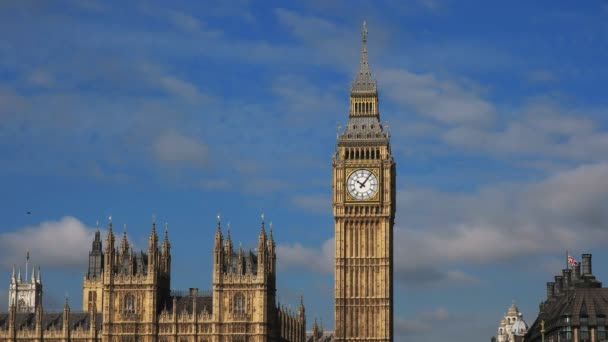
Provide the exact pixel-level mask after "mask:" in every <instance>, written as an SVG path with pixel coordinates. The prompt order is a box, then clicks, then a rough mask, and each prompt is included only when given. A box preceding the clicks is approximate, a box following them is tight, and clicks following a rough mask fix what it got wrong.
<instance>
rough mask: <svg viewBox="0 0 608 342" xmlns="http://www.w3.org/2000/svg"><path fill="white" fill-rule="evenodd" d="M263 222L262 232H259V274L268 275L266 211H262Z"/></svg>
mask: <svg viewBox="0 0 608 342" xmlns="http://www.w3.org/2000/svg"><path fill="white" fill-rule="evenodd" d="M261 217H262V224H261V226H260V233H259V234H258V248H257V250H258V274H264V275H266V270H267V269H268V267H267V263H268V255H267V254H268V253H267V250H266V229H265V227H264V213H262V216H261Z"/></svg>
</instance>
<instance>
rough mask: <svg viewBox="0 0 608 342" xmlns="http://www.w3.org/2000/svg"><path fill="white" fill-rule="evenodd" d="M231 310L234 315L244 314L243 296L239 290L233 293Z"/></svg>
mask: <svg viewBox="0 0 608 342" xmlns="http://www.w3.org/2000/svg"><path fill="white" fill-rule="evenodd" d="M233 311H234V315H235V316H244V315H245V296H244V295H243V294H242V293H240V292H239V293H237V294H235V295H234V309H233Z"/></svg>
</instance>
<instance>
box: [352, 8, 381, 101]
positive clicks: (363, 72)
mask: <svg viewBox="0 0 608 342" xmlns="http://www.w3.org/2000/svg"><path fill="white" fill-rule="evenodd" d="M361 41H362V45H361V59H360V61H359V72H358V73H357V77H356V78H355V80H354V81H353V83H352V86H351V92H353V93H355V92H356V93H369V92H372V93H376V92H377V85H376V81H375V80H374V79H373V78H372V71H371V70H370V68H369V62H368V60H367V23H366V22H365V20H364V21H363V27H362V28H361Z"/></svg>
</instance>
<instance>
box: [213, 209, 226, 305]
mask: <svg viewBox="0 0 608 342" xmlns="http://www.w3.org/2000/svg"><path fill="white" fill-rule="evenodd" d="M223 242H224V239H223V236H222V221H221V218H220V214H217V229H216V230H215V242H214V246H213V281H214V282H219V281H220V280H221V278H222V274H223V273H224V255H225V247H223V246H222V243H223ZM214 305H215V303H214Z"/></svg>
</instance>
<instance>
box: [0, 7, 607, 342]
mask: <svg viewBox="0 0 608 342" xmlns="http://www.w3.org/2000/svg"><path fill="white" fill-rule="evenodd" d="M363 19H366V20H367V23H368V30H369V36H368V38H369V43H368V47H369V59H370V65H371V69H372V72H373V75H374V77H375V78H376V79H377V81H378V86H379V91H380V111H381V119H382V120H383V121H385V122H388V126H389V127H390V132H391V136H392V141H391V142H392V148H393V152H394V154H395V159H396V161H397V172H398V176H397V183H398V196H397V202H398V203H397V218H396V224H395V239H396V240H395V282H396V287H395V316H396V317H395V326H396V334H397V336H398V338H399V339H402V340H405V339H411V338H416V340H417V341H437V340H440V339H443V338H447V337H448V336H449V337H451V338H452V339H456V340H465V339H468V340H487V339H489V338H490V337H491V336H492V335H495V334H496V328H497V325H498V322H499V321H500V319H501V317H502V315H503V314H504V312H505V311H506V309H507V308H508V306H509V305H510V304H511V302H512V300H515V301H516V303H517V304H518V306H519V307H520V309H521V310H522V311H523V313H524V318H525V319H526V320H527V321H528V323H532V321H533V319H534V317H535V316H536V314H537V310H538V303H539V302H540V300H542V299H543V296H544V294H545V285H544V284H545V282H546V281H549V280H551V279H552V277H553V275H554V274H556V273H557V272H559V271H560V269H561V268H562V267H563V265H564V263H565V261H564V259H565V251H566V250H570V251H571V253H574V254H575V256H577V257H579V256H580V254H581V253H585V252H590V253H593V260H594V265H595V267H594V273H595V274H596V275H597V276H598V277H599V279H600V280H606V279H608V277H607V276H606V271H605V269H604V268H603V267H601V265H602V264H604V263H605V262H607V261H608V260H607V259H608V253H606V252H605V246H606V244H607V243H608V234H606V227H607V226H608V225H607V224H608V214H606V213H608V210H607V209H608V208H607V206H606V203H608V201H607V200H608V183H606V181H605V180H606V178H607V177H608V163H607V160H606V159H607V157H606V156H608V153H607V152H608V131H607V124H608V122H607V118H608V116H607V115H606V114H608V110H607V109H608V100H607V98H606V96H605V91H602V89H604V88H605V86H602V84H603V83H605V81H606V80H607V79H608V66H606V63H605V60H606V57H608V40H607V39H606V37H607V36H608V35H607V34H608V20H606V19H608V2H606V1H587V2H584V3H569V2H559V1H557V2H556V1H536V2H533V3H531V2H524V1H516V2H509V3H508V4H506V3H499V2H487V1H466V2H456V1H448V0H445V1H443V0H426V1H425V0H421V1H408V2H403V1H374V2H363V1H340V0H335V1H309V2H301V3H297V2H289V3H288V2H281V1H277V2H273V1H264V2H250V1H246V0H235V1H176V2H172V3H171V4H168V3H164V2H163V3H161V2H145V1H130V2H128V3H124V2H114V1H104V2H101V1H99V2H98V1H93V0H87V1H67V0H66V1H55V2H52V3H50V2H43V1H3V2H2V3H0V189H2V194H3V196H2V197H1V199H0V216H1V217H2V219H3V223H2V225H0V271H1V272H4V273H5V274H6V278H4V279H5V284H4V285H1V284H0V305H1V306H0V310H2V309H1V307H6V298H7V294H6V291H7V289H8V279H9V275H10V268H11V265H13V264H18V265H19V264H23V262H24V256H25V251H26V250H27V249H28V248H29V249H30V250H31V255H32V262H34V263H36V264H40V265H41V266H42V268H43V279H44V282H45V284H44V286H45V303H46V304H45V305H46V308H47V309H59V308H60V306H61V303H62V301H63V299H62V298H63V296H64V295H65V293H66V292H67V293H68V294H69V296H70V302H71V303H73V306H76V307H79V306H80V303H81V294H80V292H81V290H80V289H81V285H82V274H83V273H84V272H85V265H86V260H87V251H88V249H89V248H90V241H91V239H92V234H93V231H94V229H95V224H96V221H97V220H99V221H100V222H101V228H102V229H105V228H106V226H107V217H108V216H109V215H112V216H113V218H114V224H115V227H116V228H117V229H118V231H120V229H121V228H120V227H121V226H122V225H123V224H127V232H128V235H129V237H130V239H131V241H132V242H133V243H134V244H135V245H136V246H137V247H144V246H145V245H146V241H147V236H148V234H149V231H150V224H151V218H152V216H153V215H156V218H157V221H158V222H159V224H163V223H164V222H168V223H169V232H170V238H171V243H172V246H173V274H172V282H173V283H172V284H173V287H175V288H178V289H179V288H188V287H199V288H200V289H209V288H210V287H211V280H210V278H211V246H212V239H213V232H214V229H215V221H216V218H215V217H216V215H217V213H218V212H220V213H221V215H222V218H223V222H224V223H228V222H230V224H231V228H232V236H233V237H234V239H235V240H236V241H241V242H242V244H243V246H244V247H254V244H255V241H256V237H257V233H258V231H259V226H260V214H261V212H264V213H265V216H266V220H267V221H272V222H273V226H274V234H275V237H276V239H277V241H278V244H279V248H278V250H279V256H278V264H279V269H280V274H279V278H278V287H279V299H280V301H281V303H285V304H288V305H292V307H294V309H295V307H296V305H297V301H298V296H299V293H300V291H303V292H304V297H305V303H306V306H307V313H308V320H309V322H312V320H313V318H314V317H318V318H320V319H322V320H323V323H324V325H325V326H326V327H328V328H330V329H331V327H332V326H333V305H332V300H333V297H332V289H333V276H332V267H333V239H332V237H333V229H334V228H333V218H332V213H331V202H330V190H331V155H332V152H333V150H334V147H335V137H336V126H337V125H338V124H339V123H340V124H342V125H344V123H345V122H346V119H347V108H348V94H349V85H350V82H351V80H352V79H353V78H354V75H355V72H356V70H357V66H358V62H359V52H360V26H361V22H362V20H363ZM27 211H30V212H31V214H30V215H28V214H26V212H27ZM579 258H580V257H579ZM431 327H434V328H431Z"/></svg>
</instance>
